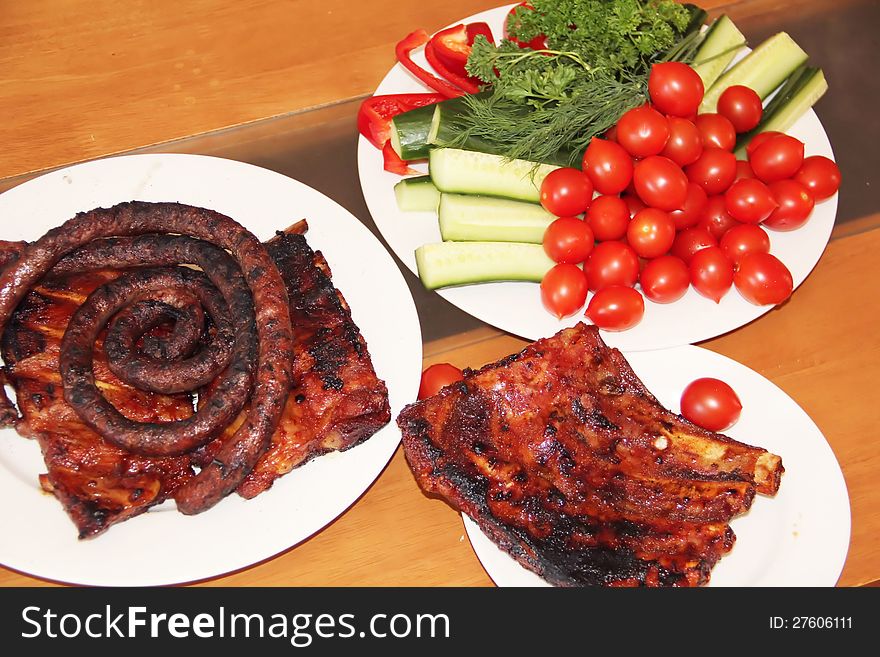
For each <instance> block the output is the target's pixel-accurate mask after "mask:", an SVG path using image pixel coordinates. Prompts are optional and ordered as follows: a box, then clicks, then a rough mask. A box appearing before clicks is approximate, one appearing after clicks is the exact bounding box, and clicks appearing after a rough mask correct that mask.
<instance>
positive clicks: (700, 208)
mask: <svg viewBox="0 0 880 657" xmlns="http://www.w3.org/2000/svg"><path fill="white" fill-rule="evenodd" d="M708 199H709V197H708V196H706V192H704V191H703V188H702V187H700V186H699V185H696V184H694V183H688V189H687V198H685V200H684V205H682V206H681V208H679V209H678V210H673V211H672V212H670V213H669V217H670V218H671V219H672V221H673V223H675V229H676V230H684V229H685V228H690V227H691V226H696V225H697V222H698V221H700V218H701V217H702V216H703V213H704V212H705V211H706V203H707V201H708Z"/></svg>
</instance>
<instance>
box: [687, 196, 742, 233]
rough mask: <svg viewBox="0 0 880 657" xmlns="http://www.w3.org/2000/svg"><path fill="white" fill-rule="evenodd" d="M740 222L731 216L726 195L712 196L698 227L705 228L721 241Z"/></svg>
mask: <svg viewBox="0 0 880 657" xmlns="http://www.w3.org/2000/svg"><path fill="white" fill-rule="evenodd" d="M738 223H739V222H738V221H737V220H736V219H734V218H733V217H731V216H730V213H729V212H728V211H727V203H726V201H725V199H724V195H723V194H722V195H720V196H710V197H709V198H708V199H707V200H706V207H705V209H704V210H703V216H702V217H700V221H698V222H697V226H699V227H701V228H704V229H706V230H708V231H709V233H710V234H711V235H712V237H714V238H715V239H716V240H720V239H721V236H722V235H724V233H726V232H727V231H728V230H730V229H731V228H733V227H734V226H736V225H737V224H738Z"/></svg>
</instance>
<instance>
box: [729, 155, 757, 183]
mask: <svg viewBox="0 0 880 657" xmlns="http://www.w3.org/2000/svg"><path fill="white" fill-rule="evenodd" d="M754 177H755V172H754V171H752V167H751V165H750V164H749V163H748V162H747V161H746V160H737V161H736V178H735V179H734V181H733V182H736V181H737V180H742V179H743V178H754Z"/></svg>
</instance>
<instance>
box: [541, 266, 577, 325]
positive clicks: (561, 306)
mask: <svg viewBox="0 0 880 657" xmlns="http://www.w3.org/2000/svg"><path fill="white" fill-rule="evenodd" d="M586 300H587V277H586V276H585V275H584V272H583V270H581V268H580V267H578V266H577V265H572V264H560V265H555V266H554V267H553V268H552V269H550V271H548V272H547V273H546V274H544V278H543V280H542V281H541V302H542V303H543V304H544V307H545V308H546V309H547V310H548V311H550V312H551V313H552V314H554V315H556V317H558V318H559V319H562V318H563V317H569V316H570V315H574V314H575V313H576V312H577V311H578V310H580V309H581V308H582V307H583V305H584V302H585V301H586Z"/></svg>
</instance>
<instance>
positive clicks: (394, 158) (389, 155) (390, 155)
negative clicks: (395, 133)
mask: <svg viewBox="0 0 880 657" xmlns="http://www.w3.org/2000/svg"><path fill="white" fill-rule="evenodd" d="M382 159H383V160H384V162H385V171H390V172H391V173H396V174H398V175H400V176H409V175H418V173H419V172H418V171H416V170H415V169H413V168H411V167H410V166H409V165H407V163H406V162H405V161H404V160H401V159H400V156H399V155H398V154H397V152H396V151H395V150H394V148H392V146H391V140H390V139H389V140H388V141H386V142H385V146H383V147H382Z"/></svg>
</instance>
